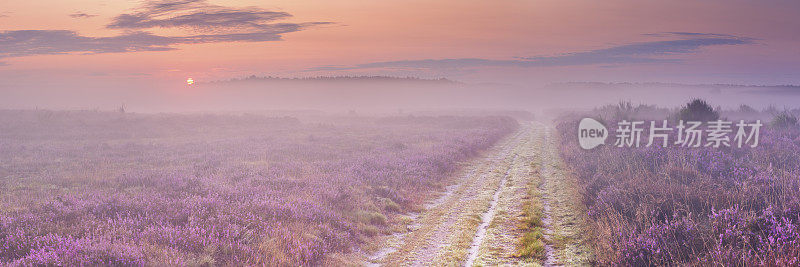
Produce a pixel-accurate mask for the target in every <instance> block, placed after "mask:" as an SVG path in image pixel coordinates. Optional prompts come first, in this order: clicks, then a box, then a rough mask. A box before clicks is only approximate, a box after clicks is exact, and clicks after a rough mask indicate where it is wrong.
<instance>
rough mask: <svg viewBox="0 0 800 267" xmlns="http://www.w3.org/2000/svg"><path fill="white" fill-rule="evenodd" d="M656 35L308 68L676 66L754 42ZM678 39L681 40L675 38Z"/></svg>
mask: <svg viewBox="0 0 800 267" xmlns="http://www.w3.org/2000/svg"><path fill="white" fill-rule="evenodd" d="M653 36H660V37H663V36H669V37H672V38H673V39H672V40H666V41H650V42H638V43H631V44H625V45H618V46H614V47H609V48H602V49H596V50H590V51H584V52H574V53H566V54H561V55H553V56H534V57H521V58H516V59H507V60H496V59H482V58H454V59H424V60H403V61H385V62H372V63H366V64H360V65H356V66H349V67H337V66H327V67H319V68H314V69H309V70H308V71H325V70H348V69H367V68H410V69H461V68H474V67H553V66H577V65H619V64H644V63H675V62H680V61H681V59H678V58H672V57H667V56H671V55H679V54H689V53H695V52H698V51H699V50H700V49H701V48H703V47H709V46H719V45H745V44H753V43H755V39H752V38H746V37H737V36H732V35H725V34H708V33H687V32H668V33H661V34H658V35H653ZM675 37H678V38H677V39H674V38H675Z"/></svg>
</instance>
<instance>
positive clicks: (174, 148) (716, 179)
mask: <svg viewBox="0 0 800 267" xmlns="http://www.w3.org/2000/svg"><path fill="white" fill-rule="evenodd" d="M517 127H518V125H517V122H516V121H514V120H512V119H509V118H505V117H410V116H403V117H388V118H370V117H354V116H349V117H309V118H293V117H266V116H259V115H163V114H162V115H142V114H125V113H110V112H90V111H86V112H51V111H2V112H0V265H7V264H8V265H61V266H73V265H226V264H233V265H276V264H284V265H318V264H327V265H337V264H339V263H340V262H339V261H338V260H340V259H339V258H338V256H337V255H342V254H346V253H349V252H351V251H353V250H354V249H356V248H357V247H358V246H359V245H360V244H363V243H365V242H366V241H367V240H369V239H370V238H371V237H374V236H378V235H382V234H387V233H390V232H391V231H392V230H391V229H390V225H392V224H393V221H394V220H397V218H398V214H401V213H406V212H409V211H414V210H418V209H420V206H421V205H422V204H423V203H422V201H423V200H425V199H427V198H428V195H429V194H430V193H432V192H434V191H436V190H440V189H442V188H443V187H444V185H446V184H447V183H448V177H450V176H449V175H450V174H451V173H452V172H454V171H455V170H456V169H457V166H458V162H460V161H464V160H467V159H469V158H471V157H473V156H475V155H477V154H478V153H479V152H480V151H482V150H484V149H486V148H489V147H490V146H492V145H493V144H494V143H495V142H496V141H498V140H500V139H501V138H502V137H503V136H505V135H507V134H509V133H511V132H513V131H514V130H515V129H516V128H517ZM781 140H783V139H781ZM784 143H786V144H792V145H796V142H793V141H792V140H788V139H787V140H786V141H780V142H778V143H775V144H774V145H775V146H779V145H780V146H785V145H786V144H784ZM766 149H769V147H767V146H765V147H764V148H763V149H759V150H754V151H750V152H748V153H737V154H735V155H733V154H731V155H728V154H725V153H720V155H716V154H714V155H706V154H702V153H701V154H698V155H697V157H698V158H697V159H695V160H696V161H701V160H706V158H705V157H706V156H715V157H716V156H718V157H720V158H719V160H720V162H721V164H734V163H737V162H742V161H747V160H746V159H750V158H752V159H753V161H752V163H750V162H749V161H747V162H746V164H747V165H743V166H742V167H744V168H746V169H745V170H743V171H746V172H747V175H746V177H745V176H742V177H738V176H737V177H736V178H727V176H725V177H723V178H720V177H721V175H722V174H720V173H719V172H717V171H714V170H717V168H718V167H715V166H717V165H711V166H710V167H708V168H710V169H709V170H712V171H707V170H706V169H700V170H697V173H695V172H693V171H692V170H683V169H679V170H682V171H683V172H681V173H684V172H685V173H687V175H688V174H692V175H694V176H696V177H698V178H697V182H698V183H702V184H703V185H704V186H707V187H709V188H713V189H714V190H720V191H721V192H727V193H725V194H721V193H720V194H715V197H714V199H713V200H708V202H705V201H704V202H703V204H702V205H700V206H697V207H695V206H689V207H691V208H692V209H699V210H697V211H693V210H692V211H693V212H692V213H691V216H689V215H685V214H684V213H681V212H682V211H683V210H682V209H681V208H680V207H682V206H679V205H682V204H681V203H684V202H682V201H677V200H675V199H672V200H671V202H668V203H671V204H670V205H669V207H673V209H672V210H670V211H675V212H677V213H676V215H675V216H679V217H669V220H668V222H664V223H662V222H659V221H656V220H653V221H652V224H653V225H654V227H662V228H664V230H657V231H673V232H675V231H677V230H675V229H674V228H675V227H684V226H687V225H689V224H691V226H693V227H694V226H696V227H695V228H692V229H691V231H705V232H702V233H703V234H702V235H695V234H694V232H691V233H692V235H687V238H689V237H691V238H692V239H691V241H697V242H700V241H714V239H713V238H715V237H712V236H711V235H712V234H715V233H714V232H713V231H719V230H718V229H726V228H718V227H727V226H726V225H723V224H730V225H737V226H739V227H734V228H731V227H728V228H730V229H731V230H735V232H732V233H723V234H724V235H722V236H720V237H721V238H723V239H721V240H720V245H719V246H717V247H715V245H714V244H711V243H706V245H705V246H697V249H700V248H702V249H705V250H704V251H698V252H695V253H694V254H690V253H681V254H680V256H684V257H693V256H695V255H704V256H705V255H708V256H707V258H709V259H717V258H716V257H724V256H725V255H727V254H734V255H747V254H746V253H748V251H749V250H747V249H749V248H751V247H750V246H749V245H748V244H757V245H758V246H757V247H752V248H753V249H760V250H759V251H761V250H766V251H769V252H770V253H771V254H767V255H774V256H775V257H772V258H770V259H773V258H775V259H786V258H778V256H785V255H792V254H789V253H795V254H794V255H796V254H797V250H796V249H792V247H791V246H783V247H775V246H769V245H768V244H769V243H768V242H770V240H769V238H794V236H795V235H796V232H794V231H795V230H794V228H793V227H795V221H796V217H791V214H796V213H792V212H793V210H792V209H791V208H792V207H794V206H792V205H794V204H793V203H794V202H792V201H793V199H794V198H793V197H792V194H793V193H796V192H797V191H796V188H797V187H796V184H793V183H791V182H789V181H791V180H789V179H788V178H790V177H791V175H794V177H795V179H796V177H797V172H796V171H795V170H796V168H797V166H796V165H789V164H787V163H786V162H785V161H786V160H787V159H792V157H796V156H797V150H796V149H794V150H781V153H780V154H774V153H768V152H769V150H766ZM762 150H764V151H762ZM765 151H766V152H765ZM782 151H789V152H787V153H782ZM566 152H567V155H568V156H570V159H574V158H575V156H577V155H574V154H569V153H571V152H570V151H566ZM772 152H775V151H772ZM637 153H638V152H637ZM674 153H679V152H678V151H676V152H674ZM647 155H650V154H647ZM658 155H661V154H653V157H659V156H658ZM623 156H624V155H619V157H623ZM661 157H663V156H661ZM741 157H745V158H741ZM780 157H783V158H780ZM787 157H788V158H787ZM592 159H593V158H592V155H587V156H586V159H585V160H582V161H579V162H575V163H576V164H579V165H577V166H579V167H581V168H589V166H590V165H598V164H599V163H600V162H599V161H597V160H592ZM659 159H660V158H659ZM781 159H783V160H784V162H782V163H780V162H774V163H775V164H773V165H772V167H770V168H768V167H766V166H767V165H765V164H767V163H768V162H773V161H779V160H781ZM737 160H738V161H737ZM656 162H658V164H656V165H652V164H651V165H647V166H652V168H651V169H648V170H652V171H654V172H657V171H658V170H661V168H666V166H667V165H669V164H667V163H666V162H668V158H664V159H660V160H659V161H656ZM611 163H612V162H609V163H608V164H611ZM778 163H780V164H778ZM603 166H605V165H603ZM637 166H638V165H637ZM703 166H705V165H703ZM671 168H677V167H671ZM670 170H672V169H670ZM608 174H609V175H611V174H615V173H613V172H610V170H609V173H608ZM742 175H744V174H742ZM682 177H684V176H682ZM601 178H602V177H601ZM601 178H597V179H601ZM602 179H606V180H609V181H611V180H610V178H602ZM737 179H741V181H747V182H748V183H749V184H748V186H742V185H740V184H739V180H737ZM773 180H777V181H781V183H779V184H780V185H781V186H775V185H776V184H775V183H767V182H766V181H773ZM620 181H625V180H620ZM609 184H611V185H613V186H618V187H619V186H624V184H627V183H624V182H621V183H619V184H617V183H615V182H609ZM750 184H752V185H750ZM678 185H679V184H677V182H676V184H675V186H678ZM670 188H672V187H670ZM679 188H682V187H675V188H674V190H678V189H679ZM724 188H734V189H736V190H735V191H731V189H724ZM723 189H724V190H723ZM687 190H688V189H687ZM606 191H608V190H606ZM692 192H697V193H698V194H699V193H702V195H704V196H706V195H707V193H711V192H705V191H692ZM662 193H664V194H667V193H668V192H662ZM743 194H747V195H746V196H747V197H741V196H742V195H743ZM759 194H769V195H770V196H774V197H772V198H769V199H761V198H757V197H756V196H757V195H759ZM605 195H609V196H611V195H610V194H608V193H605ZM617 199H622V198H617ZM762 200H763V201H762ZM712 201H714V202H712ZM604 203H605V202H598V204H595V205H594V206H595V207H605V206H603V205H607V204H604ZM649 203H650V202H647V201H644V200H642V202H641V205H642V208H641V209H644V208H646V207H644V206H645V205H649ZM717 203H719V204H717ZM610 204H611V203H609V205H610ZM623 204H625V205H630V203H623ZM712 204H716V205H718V206H716V211H714V212H713V214H716V215H714V216H720V218H723V217H724V218H730V219H726V220H721V219H714V218H713V217H709V216H708V215H707V214H712V210H711V208H710V207H709V206H710V205H712ZM768 206H772V208H771V209H766V207H768ZM641 209H632V210H630V211H631V212H638V211H640V210H641ZM762 210H764V211H766V210H769V211H770V213H768V214H767V213H765V212H757V213H753V212H754V211H762ZM645 211H647V210H645ZM604 214H605V213H604ZM608 214H609V215H608V216H606V215H595V218H600V220H601V221H602V220H606V219H608V218H612V217H609V216H611V214H612V213H608ZM614 214H616V213H614ZM703 216H705V217H703ZM624 218H625V222H626V223H625V224H624V225H625V227H624V229H620V231H618V232H619V233H623V231H622V230H625V232H624V234H625V235H620V234H617V235H615V236H619V237H618V238H620V239H625V242H626V243H624V244H631V245H630V246H633V245H635V244H639V243H638V242H637V241H636V238H656V239H653V240H654V241H653V242H663V241H662V240H660V239H657V238H658V237H659V236H655V237H653V236H652V235H653V234H651V235H643V234H642V233H644V232H642V230H640V229H638V228H636V227H641V226H644V225H649V224H644V222H636V221H635V219H636V218H635V217H631V218H627V217H624ZM776 220H777V221H776ZM711 222H715V223H716V224H713V225H712V223H711ZM648 223H650V222H648ZM705 224H707V225H708V227H712V226H713V227H717V228H709V229H708V230H706V229H701V226H702V225H705ZM740 224H741V225H740ZM745 224H747V225H763V226H774V227H783V228H780V229H783V230H774V228H767V229H764V230H763V231H760V232H754V231H751V230H750V229H751V228H747V227H746V226H744V225H745ZM662 228H656V229H662ZM681 229H683V228H681ZM614 230H616V229H614ZM653 231H656V230H650V232H653ZM686 231H690V230H689V228H687V230H686ZM658 233H661V232H658ZM634 234H636V235H634ZM654 234H655V232H654ZM757 237H763V239H754V238H757ZM615 238H616V237H615ZM647 240H648V242H649V240H650V239H647ZM754 240H760V241H757V242H761V243H753V242H756V241H754ZM715 242H716V241H715ZM773 242H774V241H773ZM641 244H650V243H641ZM648 248H649V247H642V248H635V247H621V248H616V251H617V252H618V253H620V254H618V255H624V254H622V253H630V252H631V251H633V249H638V250H636V251H637V252H638V251H640V250H641V251H645V252H647V249H648ZM667 249H669V248H668V247H665V248H664V250H663V251H664V253H672V251H669V252H667V251H668V250H667ZM664 253H661V254H658V253H655V254H653V255H654V256H652V258H653V259H659V258H655V257H662V258H661V259H663V257H664V256H663V255H668V254H664ZM726 253H727V254H726ZM614 259H615V260H620V261H622V260H625V259H633V258H625V257H622V256H619V257H615V258H614Z"/></svg>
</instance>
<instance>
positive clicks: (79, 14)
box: [69, 11, 97, 19]
mask: <svg viewBox="0 0 800 267" xmlns="http://www.w3.org/2000/svg"><path fill="white" fill-rule="evenodd" d="M69 16H70V17H71V18H73V19H88V18H91V17H97V15H90V14H87V13H83V12H80V11H78V12H75V13H72V14H69Z"/></svg>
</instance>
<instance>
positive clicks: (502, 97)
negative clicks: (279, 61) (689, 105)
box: [0, 76, 800, 114]
mask: <svg viewBox="0 0 800 267" xmlns="http://www.w3.org/2000/svg"><path fill="white" fill-rule="evenodd" d="M0 86H2V87H3V88H2V91H3V97H2V98H0V108H2V109H54V110H119V109H120V108H121V107H124V109H125V110H126V111H130V112H140V113H156V112H170V113H173V112H177V113H186V112H260V111H272V112H275V111H315V112H331V113H348V114H353V113H355V114H397V113H411V112H423V111H426V112H435V111H442V110H522V111H529V112H534V113H536V112H541V111H543V110H548V109H590V108H593V107H597V106H602V105H606V104H614V103H617V102H619V101H629V102H632V103H635V104H649V105H657V106H660V107H669V108H671V107H676V106H679V105H681V104H683V103H686V102H687V101H688V100H690V99H693V98H702V99H705V100H707V101H709V102H710V103H711V104H712V105H714V106H715V107H723V108H735V107H738V106H739V105H742V104H746V105H749V106H752V107H754V108H757V109H764V108H767V107H774V108H777V109H791V108H796V107H797V105H796V103H798V100H800V87H797V86H756V85H702V84H701V85H691V84H677V83H596V82H569V83H550V84H535V83H524V82H496V83H467V82H460V81H455V80H449V79H444V78H440V79H418V78H394V77H384V76H375V77H322V78H303V79H285V78H271V77H265V78H260V77H250V78H246V79H234V80H227V81H216V82H201V83H196V84H193V85H186V84H177V85H176V84H146V83H128V84H125V85H120V84H114V83H102V82H99V81H87V82H85V83H83V84H79V85H68V84H52V85H49V86H36V87H32V86H25V85H13V84H12V85H9V84H5V85H0Z"/></svg>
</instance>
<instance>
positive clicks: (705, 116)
mask: <svg viewBox="0 0 800 267" xmlns="http://www.w3.org/2000/svg"><path fill="white" fill-rule="evenodd" d="M678 118H680V119H681V120H684V121H715V120H718V119H719V112H717V111H715V110H714V108H712V107H711V105H709V104H708V102H706V101H705V100H702V99H694V100H692V101H690V102H689V103H687V104H686V106H684V107H683V108H681V110H680V112H679V113H678Z"/></svg>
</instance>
